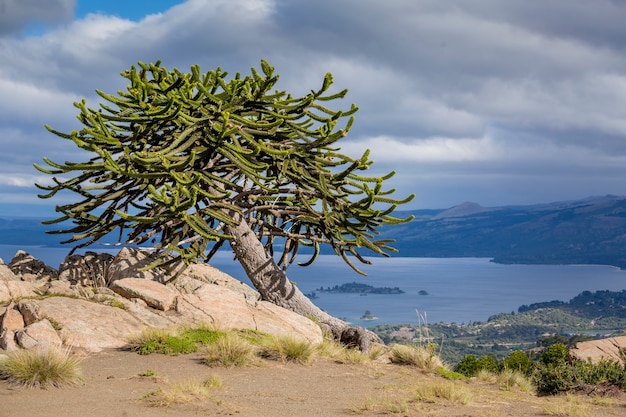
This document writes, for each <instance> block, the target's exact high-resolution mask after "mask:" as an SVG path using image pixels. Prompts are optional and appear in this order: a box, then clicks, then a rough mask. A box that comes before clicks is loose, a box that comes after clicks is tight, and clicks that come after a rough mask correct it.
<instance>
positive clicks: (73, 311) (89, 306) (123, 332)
mask: <svg viewBox="0 0 626 417" xmlns="http://www.w3.org/2000/svg"><path fill="white" fill-rule="evenodd" d="M33 301H34V302H36V303H37V306H38V308H39V314H40V315H41V317H46V318H49V319H51V320H52V321H53V322H54V323H57V324H58V326H59V327H60V330H59V331H58V334H59V335H60V336H61V339H62V340H63V341H64V343H65V344H66V345H68V346H72V347H76V348H80V349H84V350H86V351H90V352H98V351H101V350H102V349H106V348H121V347H124V346H126V345H127V343H128V338H129V337H130V336H132V335H136V334H139V333H141V332H142V330H144V329H145V328H147V326H146V325H145V324H144V323H142V322H141V321H140V320H138V319H137V318H135V317H133V315H131V314H130V313H128V312H127V311H125V310H123V309H121V308H115V307H110V306H106V305H102V304H98V303H94V302H91V301H86V300H80V299H76V298H68V297H49V298H45V299H43V300H33Z"/></svg>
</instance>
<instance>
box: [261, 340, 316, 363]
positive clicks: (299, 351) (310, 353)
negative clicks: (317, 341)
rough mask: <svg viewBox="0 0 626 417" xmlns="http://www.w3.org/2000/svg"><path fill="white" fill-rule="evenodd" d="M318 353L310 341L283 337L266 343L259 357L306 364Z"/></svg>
mask: <svg viewBox="0 0 626 417" xmlns="http://www.w3.org/2000/svg"><path fill="white" fill-rule="evenodd" d="M316 351H317V349H316V347H315V346H314V345H313V344H312V343H311V342H309V341H308V340H304V339H300V338H296V337H291V336H283V337H274V338H271V339H268V340H266V341H264V342H263V345H262V346H261V349H260V351H259V355H260V356H261V357H263V358H266V359H272V360H279V361H283V362H296V363H302V364H306V363H309V362H310V361H311V360H312V359H313V357H314V356H315V353H316Z"/></svg>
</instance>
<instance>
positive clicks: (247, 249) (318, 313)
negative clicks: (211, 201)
mask: <svg viewBox="0 0 626 417" xmlns="http://www.w3.org/2000/svg"><path fill="white" fill-rule="evenodd" d="M226 232H227V233H228V234H230V235H232V236H234V237H235V238H234V239H233V240H231V241H230V245H231V248H232V249H233V252H234V253H235V256H236V258H237V260H238V261H239V263H241V265H242V266H243V269H244V270H245V271H246V274H247V275H248V278H250V281H251V282H252V284H253V285H254V286H255V287H256V289H257V290H258V291H259V293H260V294H261V298H262V299H263V300H265V301H269V302H271V303H273V304H276V305H277V306H280V307H283V308H285V309H287V310H291V311H293V312H295V313H298V314H300V315H302V316H305V317H309V318H312V319H314V320H315V321H317V322H318V323H320V324H321V326H322V328H324V329H326V330H328V331H330V333H331V334H332V335H333V337H334V339H335V340H337V341H340V342H342V343H344V344H346V345H349V346H355V347H359V348H360V349H361V350H363V351H367V350H368V348H369V346H370V344H371V343H383V342H382V340H381V339H380V338H379V337H378V336H377V335H376V334H374V333H373V332H371V331H369V330H366V329H364V328H362V327H351V326H349V325H348V323H346V322H345V321H343V320H340V319H338V318H336V317H333V316H331V315H330V314H328V313H326V312H324V311H322V310H321V309H320V308H319V307H317V306H316V305H315V304H313V303H312V302H311V300H309V298H308V297H306V296H305V295H304V294H303V293H302V292H301V291H300V290H299V289H298V287H296V286H295V285H294V284H293V283H292V282H291V281H290V280H289V279H288V278H287V275H286V274H285V272H284V271H283V270H282V268H280V267H279V266H278V265H277V264H276V262H275V261H274V259H273V258H272V257H271V256H270V255H269V254H268V253H267V252H266V251H265V248H264V247H263V244H262V243H261V241H259V239H258V238H257V237H256V235H255V234H254V232H253V231H252V230H251V229H250V227H249V225H248V224H247V223H246V221H245V220H244V219H241V221H240V223H239V225H238V226H237V227H227V230H226Z"/></svg>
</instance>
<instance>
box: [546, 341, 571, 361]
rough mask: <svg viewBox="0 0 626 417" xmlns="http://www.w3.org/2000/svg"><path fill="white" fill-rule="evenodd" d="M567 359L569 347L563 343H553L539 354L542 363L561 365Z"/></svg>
mask: <svg viewBox="0 0 626 417" xmlns="http://www.w3.org/2000/svg"><path fill="white" fill-rule="evenodd" d="M568 359H569V349H568V348H567V346H565V345H564V344H563V343H555V344H553V345H550V346H548V347H547V348H546V350H545V351H544V352H543V353H542V354H541V362H542V363H543V364H544V365H548V366H550V365H555V366H556V365H563V364H565V363H567V361H568Z"/></svg>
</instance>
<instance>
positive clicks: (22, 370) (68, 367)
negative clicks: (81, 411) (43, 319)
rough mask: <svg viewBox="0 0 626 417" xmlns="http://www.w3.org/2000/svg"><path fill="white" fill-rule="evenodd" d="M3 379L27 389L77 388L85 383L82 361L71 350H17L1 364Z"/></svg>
mask: <svg viewBox="0 0 626 417" xmlns="http://www.w3.org/2000/svg"><path fill="white" fill-rule="evenodd" d="M0 378H1V379H4V380H6V381H8V382H9V383H12V384H17V385H23V386H27V387H40V388H48V387H51V386H52V387H59V386H62V385H74V384H78V383H80V382H81V381H82V378H81V371H80V359H78V358H76V357H75V356H72V355H71V353H70V351H69V350H68V349H60V348H53V347H48V348H41V349H31V350H23V349H16V350H13V351H11V352H9V353H8V354H7V355H6V358H5V359H4V360H2V361H0Z"/></svg>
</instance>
